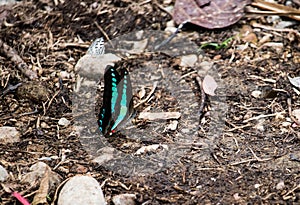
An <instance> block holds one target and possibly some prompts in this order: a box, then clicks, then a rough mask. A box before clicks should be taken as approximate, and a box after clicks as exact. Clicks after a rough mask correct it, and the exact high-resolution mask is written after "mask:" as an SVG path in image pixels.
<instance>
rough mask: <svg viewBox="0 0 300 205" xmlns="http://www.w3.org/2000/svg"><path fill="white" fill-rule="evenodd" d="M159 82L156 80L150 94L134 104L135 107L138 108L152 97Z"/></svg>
mask: <svg viewBox="0 0 300 205" xmlns="http://www.w3.org/2000/svg"><path fill="white" fill-rule="evenodd" d="M157 84H158V82H157V81H155V82H154V83H153V87H152V90H151V91H150V93H149V95H148V96H147V97H146V98H145V99H144V100H141V101H140V102H139V103H138V104H136V105H135V106H134V109H135V108H137V107H139V106H140V105H142V104H144V103H145V102H147V101H148V100H149V99H150V97H151V96H152V95H153V93H154V91H155V89H156V88H157Z"/></svg>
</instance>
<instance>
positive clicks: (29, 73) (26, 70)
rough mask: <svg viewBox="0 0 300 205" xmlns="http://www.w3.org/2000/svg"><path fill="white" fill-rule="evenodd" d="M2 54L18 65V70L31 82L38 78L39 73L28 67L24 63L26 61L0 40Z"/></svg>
mask: <svg viewBox="0 0 300 205" xmlns="http://www.w3.org/2000/svg"><path fill="white" fill-rule="evenodd" d="M0 52H1V53H3V54H4V55H6V57H8V58H10V59H11V61H13V62H14V63H15V64H16V65H17V68H18V70H20V71H21V72H22V73H23V74H24V75H25V76H26V77H28V78H29V79H30V80H33V79H36V78H38V76H37V73H36V72H35V71H33V70H30V69H29V67H28V65H27V64H26V63H25V62H24V60H23V59H22V58H21V57H20V56H19V55H18V53H17V51H16V50H15V49H13V48H12V47H10V46H9V45H7V44H6V43H4V42H3V41H2V40H1V39H0Z"/></svg>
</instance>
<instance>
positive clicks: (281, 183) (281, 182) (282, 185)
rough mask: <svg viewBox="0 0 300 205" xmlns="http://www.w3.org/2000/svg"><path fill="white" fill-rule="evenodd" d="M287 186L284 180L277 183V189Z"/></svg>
mask: <svg viewBox="0 0 300 205" xmlns="http://www.w3.org/2000/svg"><path fill="white" fill-rule="evenodd" d="M284 187H285V185H284V181H280V182H279V183H278V184H277V185H276V189H277V190H281V189H283V188H284Z"/></svg>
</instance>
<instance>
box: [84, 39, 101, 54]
mask: <svg viewBox="0 0 300 205" xmlns="http://www.w3.org/2000/svg"><path fill="white" fill-rule="evenodd" d="M104 53H105V46H104V40H103V38H102V37H101V38H97V39H96V40H95V41H94V42H93V43H92V44H91V45H90V47H89V49H88V51H87V54H90V55H103V54H104Z"/></svg>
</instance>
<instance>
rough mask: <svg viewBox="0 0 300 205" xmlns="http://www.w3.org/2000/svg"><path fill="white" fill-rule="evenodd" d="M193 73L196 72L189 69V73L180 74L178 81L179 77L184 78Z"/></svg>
mask: <svg viewBox="0 0 300 205" xmlns="http://www.w3.org/2000/svg"><path fill="white" fill-rule="evenodd" d="M194 73H197V71H196V70H194V71H191V72H189V73H186V74H184V75H182V76H181V77H180V79H179V80H178V81H180V80H181V79H183V78H185V77H187V76H189V75H192V74H194Z"/></svg>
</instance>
